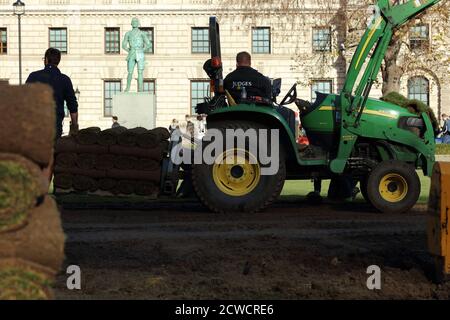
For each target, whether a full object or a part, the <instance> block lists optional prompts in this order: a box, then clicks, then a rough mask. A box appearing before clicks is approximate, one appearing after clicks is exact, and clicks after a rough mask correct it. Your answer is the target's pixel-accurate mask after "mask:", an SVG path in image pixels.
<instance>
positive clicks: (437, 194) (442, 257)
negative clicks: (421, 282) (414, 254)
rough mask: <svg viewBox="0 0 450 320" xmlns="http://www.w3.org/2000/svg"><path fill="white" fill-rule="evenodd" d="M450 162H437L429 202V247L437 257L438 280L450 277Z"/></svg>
mask: <svg viewBox="0 0 450 320" xmlns="http://www.w3.org/2000/svg"><path fill="white" fill-rule="evenodd" d="M449 208H450V162H437V163H436V164H435V166H434V170H433V176H432V180H431V190H430V198H429V203H428V248H429V251H430V253H431V254H432V255H433V256H434V258H435V264H436V280H437V282H439V283H441V282H444V281H445V280H449V279H450V236H449V231H450V227H449V224H448V219H449Z"/></svg>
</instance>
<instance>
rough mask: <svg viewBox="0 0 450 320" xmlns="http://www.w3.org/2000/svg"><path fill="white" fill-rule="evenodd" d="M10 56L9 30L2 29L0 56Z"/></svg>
mask: <svg viewBox="0 0 450 320" xmlns="http://www.w3.org/2000/svg"><path fill="white" fill-rule="evenodd" d="M3 34H5V38H6V41H5V45H4V44H3V41H2V37H3ZM7 54H8V28H6V27H1V28H0V55H7Z"/></svg>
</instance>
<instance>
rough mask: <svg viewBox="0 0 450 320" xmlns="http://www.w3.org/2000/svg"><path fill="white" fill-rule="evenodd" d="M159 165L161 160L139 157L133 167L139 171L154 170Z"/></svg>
mask: <svg viewBox="0 0 450 320" xmlns="http://www.w3.org/2000/svg"><path fill="white" fill-rule="evenodd" d="M160 166H161V162H158V161H155V160H151V159H143V158H139V159H137V160H136V162H135V166H134V169H136V170H140V171H154V170H158V169H159V168H160Z"/></svg>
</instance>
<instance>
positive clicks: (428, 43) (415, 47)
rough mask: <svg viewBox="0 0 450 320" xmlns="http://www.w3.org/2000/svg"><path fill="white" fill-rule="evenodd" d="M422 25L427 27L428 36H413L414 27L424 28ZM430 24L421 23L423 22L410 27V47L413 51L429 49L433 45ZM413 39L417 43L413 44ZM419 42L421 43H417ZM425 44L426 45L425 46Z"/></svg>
mask: <svg viewBox="0 0 450 320" xmlns="http://www.w3.org/2000/svg"><path fill="white" fill-rule="evenodd" d="M422 27H426V32H427V37H426V38H420V37H416V38H414V37H412V34H413V32H412V30H413V29H414V28H422ZM430 30H431V28H430V25H429V24H428V23H421V24H417V25H414V26H412V27H411V28H410V29H409V48H410V49H411V50H412V51H421V50H424V51H426V50H429V49H430V47H431V36H430ZM413 41H415V43H416V45H412V43H413ZM418 43H420V45H417V44H418ZM424 44H425V46H424Z"/></svg>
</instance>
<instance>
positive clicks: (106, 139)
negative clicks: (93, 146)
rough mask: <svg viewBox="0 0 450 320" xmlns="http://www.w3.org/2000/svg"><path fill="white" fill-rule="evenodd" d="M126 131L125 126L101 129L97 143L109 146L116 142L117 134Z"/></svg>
mask: <svg viewBox="0 0 450 320" xmlns="http://www.w3.org/2000/svg"><path fill="white" fill-rule="evenodd" d="M125 131H127V129H126V128H125V127H116V128H111V129H107V130H103V131H102V132H100V133H99V134H98V144H99V145H102V146H110V145H113V144H116V143H117V137H118V136H119V134H121V133H123V132H125Z"/></svg>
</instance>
